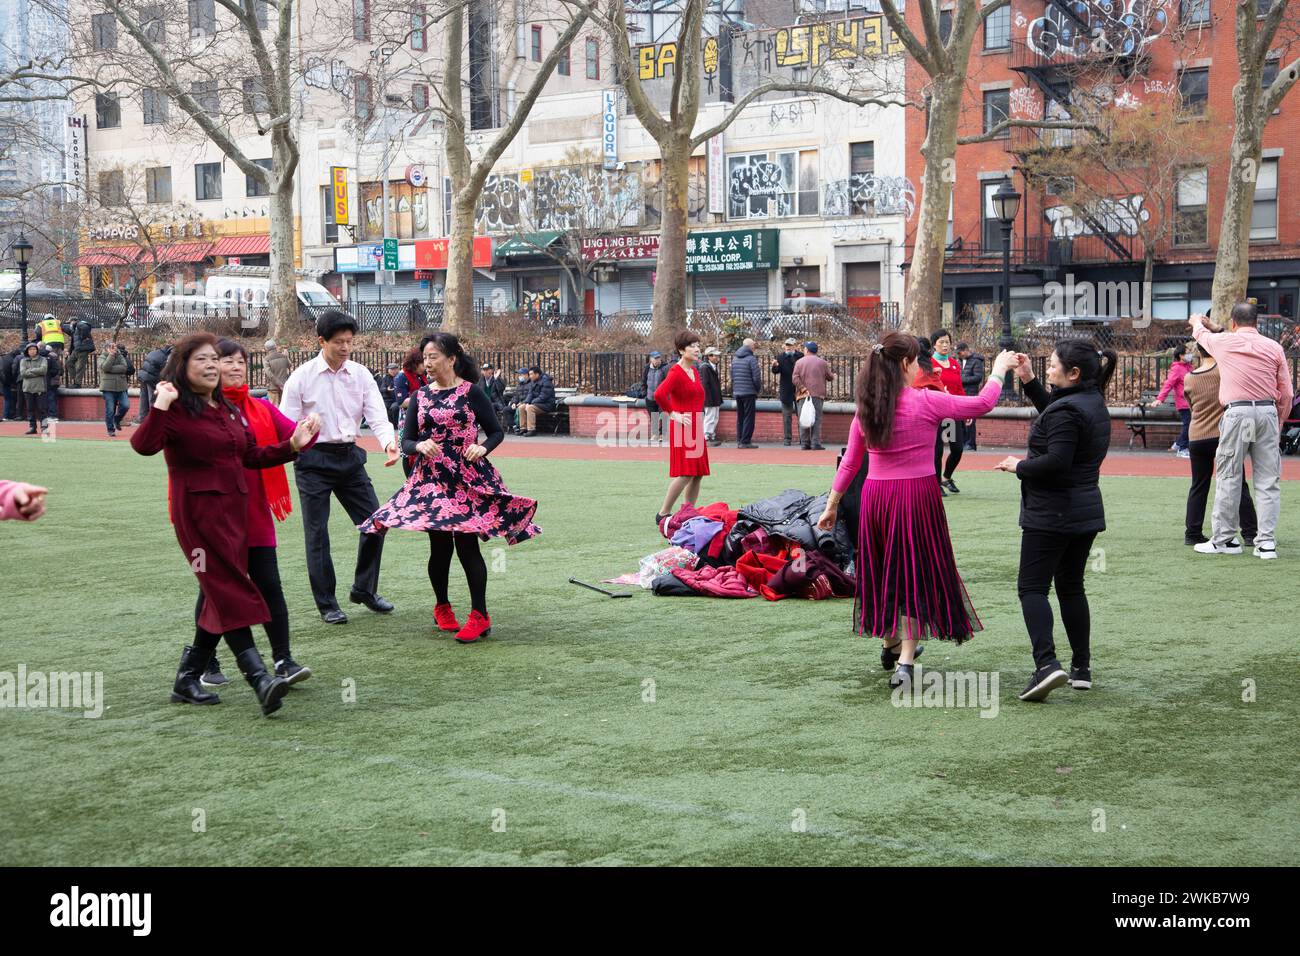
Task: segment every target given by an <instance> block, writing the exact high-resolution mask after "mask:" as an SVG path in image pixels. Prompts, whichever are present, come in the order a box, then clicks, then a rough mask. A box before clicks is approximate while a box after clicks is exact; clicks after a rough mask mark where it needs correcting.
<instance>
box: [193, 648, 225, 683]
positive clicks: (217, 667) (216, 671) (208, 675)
mask: <svg viewBox="0 0 1300 956" xmlns="http://www.w3.org/2000/svg"><path fill="white" fill-rule="evenodd" d="M199 683H200V684H202V685H203V686H204V687H221V686H223V685H225V684H229V683H230V678H229V677H227V676H226V675H225V674H223V673H221V664H220V663H218V662H217V655H216V654H213V655H212V659H211V660H210V661H208V667H207V670H205V671H204V672H203V676H202V677H200V678H199Z"/></svg>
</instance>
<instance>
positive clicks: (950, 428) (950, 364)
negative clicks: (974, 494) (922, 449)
mask: <svg viewBox="0 0 1300 956" xmlns="http://www.w3.org/2000/svg"><path fill="white" fill-rule="evenodd" d="M931 341H932V342H933V344H934V355H933V356H932V357H931V361H933V363H934V370H935V371H936V372H938V373H939V381H940V382H941V383H942V384H943V387H944V390H945V391H946V392H947V393H948V394H949V395H956V396H957V397H958V398H961V397H963V396H965V394H966V389H964V388H963V387H962V384H961V359H959V358H957V356H956V355H951V354H949V353H951V352H952V333H951V332H949V331H948V330H947V329H939V330H938V331H937V332H935V333H934V335H933V336H931ZM969 424H970V420H969V419H962V418H945V419H944V420H943V421H942V422H940V423H939V437H938V438H937V439H936V440H935V443H934V474H935V477H936V478H938V479H939V490H940V491H942V492H943V494H944V497H947V496H948V495H949V494H950V493H951V494H954V495H956V494H960V493H961V489H960V488H958V487H957V482H955V481H953V480H952V476H953V474H954V473H955V472H956V471H957V465H958V464H960V462H961V453H962V449H963V448H965V447H966V426H967V425H969ZM945 445H947V446H948V464H947V465H946V466H945V465H944V464H943V448H944V446H945Z"/></svg>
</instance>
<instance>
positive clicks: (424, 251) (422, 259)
mask: <svg viewBox="0 0 1300 956" xmlns="http://www.w3.org/2000/svg"><path fill="white" fill-rule="evenodd" d="M450 243H451V240H450V239H417V240H416V242H415V267H416V268H417V269H445V268H447V247H448V245H450ZM492 256H493V249H492V238H491V237H490V236H475V237H474V252H473V258H472V259H471V262H470V264H471V265H472V266H473V267H474V268H475V269H490V268H492Z"/></svg>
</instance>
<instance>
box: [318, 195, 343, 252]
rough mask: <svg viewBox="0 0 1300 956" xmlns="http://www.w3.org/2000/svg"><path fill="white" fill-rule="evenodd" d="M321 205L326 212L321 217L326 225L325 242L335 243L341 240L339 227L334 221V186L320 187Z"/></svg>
mask: <svg viewBox="0 0 1300 956" xmlns="http://www.w3.org/2000/svg"><path fill="white" fill-rule="evenodd" d="M320 197H321V205H322V206H324V207H325V214H324V215H323V216H322V217H321V223H322V224H323V225H324V226H325V236H324V239H325V242H326V243H327V244H328V243H333V242H338V241H339V227H338V224H337V223H335V222H334V187H333V186H322V187H321V188H320Z"/></svg>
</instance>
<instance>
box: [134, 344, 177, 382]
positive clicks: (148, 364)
mask: <svg viewBox="0 0 1300 956" xmlns="http://www.w3.org/2000/svg"><path fill="white" fill-rule="evenodd" d="M171 354H172V347H171V346H170V345H166V346H163V347H162V348H159V349H154V350H153V351H152V352H150V353H149V354H148V355H146V356H145V357H144V363H143V364H142V365H141V366H140V372H139V374H138V375H137V376H136V378H138V379H139V380H140V384H142V385H157V384H158V382H159V381H160V380H161V379H162V371H163V369H164V368H165V367H166V366H167V359H169V358H170V357H171Z"/></svg>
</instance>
